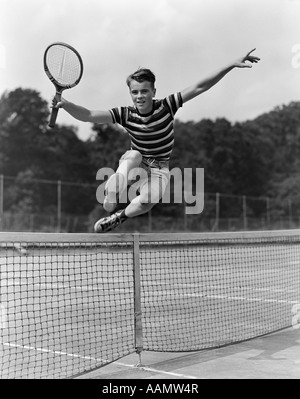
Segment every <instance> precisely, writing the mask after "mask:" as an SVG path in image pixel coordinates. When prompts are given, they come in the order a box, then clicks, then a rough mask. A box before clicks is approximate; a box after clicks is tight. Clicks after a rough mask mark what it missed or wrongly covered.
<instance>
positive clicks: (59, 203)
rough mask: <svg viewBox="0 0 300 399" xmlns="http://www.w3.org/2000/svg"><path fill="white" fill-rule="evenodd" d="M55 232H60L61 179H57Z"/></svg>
mask: <svg viewBox="0 0 300 399" xmlns="http://www.w3.org/2000/svg"><path fill="white" fill-rule="evenodd" d="M57 232H58V233H60V232H61V180H58V181H57Z"/></svg>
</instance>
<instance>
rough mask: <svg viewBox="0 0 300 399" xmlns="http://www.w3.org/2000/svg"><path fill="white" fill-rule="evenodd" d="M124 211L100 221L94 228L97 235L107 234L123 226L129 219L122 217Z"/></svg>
mask: <svg viewBox="0 0 300 399" xmlns="http://www.w3.org/2000/svg"><path fill="white" fill-rule="evenodd" d="M123 211H124V209H121V210H120V211H118V212H116V213H113V214H112V215H110V216H106V217H104V218H102V219H99V220H98V221H97V222H96V223H95V226H94V231H95V233H106V232H107V231H110V230H112V229H114V228H116V227H117V226H119V225H120V224H122V223H123V222H124V221H125V220H126V219H127V217H126V216H123V217H121V214H122V213H123Z"/></svg>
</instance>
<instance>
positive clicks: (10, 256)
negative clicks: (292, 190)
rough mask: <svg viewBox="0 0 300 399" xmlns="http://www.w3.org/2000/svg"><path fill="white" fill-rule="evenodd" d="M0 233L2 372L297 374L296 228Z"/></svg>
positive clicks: (299, 246)
mask: <svg viewBox="0 0 300 399" xmlns="http://www.w3.org/2000/svg"><path fill="white" fill-rule="evenodd" d="M0 243H1V247H0V268H1V269H0V281H1V297H0V306H1V307H0V311H1V312H0V358H1V364H0V376H1V378H2V379H6V378H17V379H28V378H33V379H53V378H54V379H60V378H115V379H117V378H141V379H142V378H191V379H192V378H252V377H253V378H264V377H266V378H273V377H274V378H297V377H299V376H300V371H299V370H300V350H299V348H298V345H299V342H300V341H299V339H300V336H299V339H298V335H299V334H300V333H299V331H300V330H298V323H299V322H300V257H299V255H300V231H299V230H289V231H268V232H240V233H191V234H189V233H185V234H175V233H174V234H105V235H95V234H50V233H48V234H47V233H46V234H39V233H0ZM283 329H286V330H283ZM266 334H267V335H266ZM298 341H299V342H298ZM233 344H234V345H233ZM298 359H299V360H298ZM139 360H141V367H135V366H136V364H137V363H138V362H139ZM244 373H246V374H248V376H247V375H245V374H244ZM279 374H280V375H279ZM259 376H260V377H259ZM272 376H273V377H272Z"/></svg>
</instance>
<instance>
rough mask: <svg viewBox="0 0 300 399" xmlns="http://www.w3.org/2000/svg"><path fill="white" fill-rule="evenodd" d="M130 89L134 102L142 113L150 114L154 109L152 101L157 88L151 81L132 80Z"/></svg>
mask: <svg viewBox="0 0 300 399" xmlns="http://www.w3.org/2000/svg"><path fill="white" fill-rule="evenodd" d="M129 91H130V95H131V98H132V101H133V104H134V105H135V107H136V108H137V109H138V111H139V113H140V114H148V113H149V112H151V111H152V104H153V103H152V101H153V98H154V96H155V91H156V90H155V89H154V88H153V86H152V83H151V82H147V81H144V82H137V81H136V80H132V81H131V82H130V88H129Z"/></svg>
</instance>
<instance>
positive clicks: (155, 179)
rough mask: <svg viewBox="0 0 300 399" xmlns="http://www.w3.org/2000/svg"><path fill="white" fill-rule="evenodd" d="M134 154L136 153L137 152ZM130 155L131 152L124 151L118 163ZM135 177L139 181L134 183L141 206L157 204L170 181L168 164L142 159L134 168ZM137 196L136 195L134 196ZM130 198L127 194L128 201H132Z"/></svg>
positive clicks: (166, 162)
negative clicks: (137, 177)
mask: <svg viewBox="0 0 300 399" xmlns="http://www.w3.org/2000/svg"><path fill="white" fill-rule="evenodd" d="M134 151H135V150H134ZM135 152H136V153H138V152H137V151H135ZM131 154H132V150H131V151H130V150H129V151H126V153H125V154H124V155H123V156H122V157H121V159H120V161H122V160H126V159H127V157H130V156H131ZM139 169H140V171H139ZM135 175H136V176H139V177H140V179H139V180H138V181H136V182H135V183H134V186H135V188H138V190H136V191H139V195H140V202H141V203H143V204H150V203H151V204H157V203H159V201H160V200H161V198H162V197H163V195H164V193H165V191H166V188H167V186H168V184H169V180H170V171H169V162H168V161H159V160H156V159H154V158H145V157H142V161H141V162H140V163H139V165H138V166H137V167H136V170H135ZM129 176H130V172H129ZM129 193H130V188H129ZM137 195H138V194H136V195H135V196H137ZM130 197H131V196H130V194H129V200H130V201H132V199H133V198H130Z"/></svg>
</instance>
